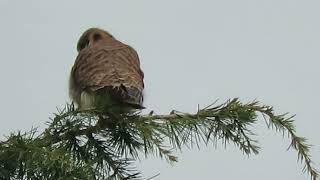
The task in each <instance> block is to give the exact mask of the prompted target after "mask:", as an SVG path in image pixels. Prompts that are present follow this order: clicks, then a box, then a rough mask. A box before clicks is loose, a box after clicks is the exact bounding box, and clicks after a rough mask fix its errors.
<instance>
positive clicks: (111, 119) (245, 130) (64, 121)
mask: <svg viewBox="0 0 320 180" xmlns="http://www.w3.org/2000/svg"><path fill="white" fill-rule="evenodd" d="M259 113H261V114H262V115H263V117H264V118H265V120H266V121H267V122H268V124H269V126H268V128H275V129H276V130H277V131H281V132H287V133H288V134H289V136H290V138H291V144H290V148H293V149H295V150H296V151H297V152H298V159H299V160H300V161H302V162H304V164H305V167H304V171H307V172H308V173H309V174H310V177H311V178H312V179H313V180H316V179H317V177H318V172H317V170H316V169H315V168H314V166H313V163H312V161H311V157H310V154H309V149H310V146H309V145H308V144H307V143H306V139H305V138H302V137H299V136H297V135H296V132H295V128H294V125H293V117H292V116H291V117H290V116H289V117H288V116H287V114H283V115H275V114H274V112H273V109H272V107H269V106H263V105H260V104H259V103H258V102H257V101H254V102H252V103H248V104H243V103H241V102H240V101H239V100H238V99H233V100H230V101H227V102H226V103H224V104H221V105H218V106H214V104H213V105H211V106H208V107H206V108H204V109H199V110H198V112H196V113H194V114H190V113H182V112H178V111H172V113H170V114H168V115H156V114H152V113H150V114H147V115H141V114H140V112H133V113H128V114H118V115H114V114H109V113H108V112H100V111H98V110H85V111H83V110H82V111H80V110H75V109H74V106H73V105H72V104H71V105H66V107H65V108H64V109H62V110H59V111H58V113H57V114H55V115H54V118H52V119H51V121H50V122H48V128H47V129H46V130H45V131H44V132H43V133H41V134H39V135H38V136H35V134H36V130H35V129H33V130H31V131H30V132H29V133H24V134H21V133H18V134H12V135H10V136H9V137H8V138H7V140H6V141H2V142H1V143H0V179H14V178H18V179H58V178H64V179H68V178H67V177H73V178H71V179H97V180H98V179H110V180H111V179H121V180H122V179H141V178H142V176H141V174H140V172H139V171H138V170H137V169H136V168H134V166H133V163H134V161H135V160H137V159H139V152H143V153H144V155H145V156H146V157H148V156H149V155H156V156H159V157H160V158H164V159H166V160H167V161H168V162H171V163H173V162H176V161H177V157H176V156H175V155H174V154H173V153H174V151H176V150H181V148H182V147H189V148H192V147H194V146H196V147H198V148H199V144H200V143H205V144H208V143H213V144H215V145H217V142H218V141H219V142H222V143H223V144H224V145H225V146H226V145H227V144H228V143H229V142H232V143H234V144H235V145H236V146H237V147H239V149H240V150H241V151H243V152H244V153H245V154H247V155H250V154H252V153H253V154H257V153H258V152H259V146H258V145H257V141H256V140H255V139H252V136H253V135H255V134H254V133H253V132H252V131H251V130H250V129H249V128H250V127H251V126H252V125H254V123H256V121H257V120H258V114H259Z"/></svg>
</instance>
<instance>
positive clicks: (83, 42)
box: [77, 28, 113, 52]
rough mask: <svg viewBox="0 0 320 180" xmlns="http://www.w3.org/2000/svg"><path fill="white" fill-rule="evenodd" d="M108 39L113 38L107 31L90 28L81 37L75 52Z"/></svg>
mask: <svg viewBox="0 0 320 180" xmlns="http://www.w3.org/2000/svg"><path fill="white" fill-rule="evenodd" d="M110 38H113V36H112V35H111V34H109V33H108V32H107V31H105V30H102V29H99V28H90V29H88V30H86V31H85V32H84V33H83V34H82V35H81V37H80V39H79V41H78V45H77V50H78V52H80V51H81V50H82V49H83V48H85V47H87V46H90V45H91V44H93V43H95V42H97V41H100V40H102V39H110Z"/></svg>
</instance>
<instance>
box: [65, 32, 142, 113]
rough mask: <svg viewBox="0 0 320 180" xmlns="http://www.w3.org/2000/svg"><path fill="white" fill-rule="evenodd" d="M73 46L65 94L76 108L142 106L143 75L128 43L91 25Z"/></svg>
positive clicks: (135, 55)
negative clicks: (74, 46) (74, 53)
mask: <svg viewBox="0 0 320 180" xmlns="http://www.w3.org/2000/svg"><path fill="white" fill-rule="evenodd" d="M77 50H78V53H79V54H78V56H77V58H76V60H75V63H74V66H73V67H72V70H71V74H70V82H69V94H70V97H71V99H72V100H73V101H74V102H75V103H76V104H77V105H78V107H79V108H93V107H97V106H98V107H102V106H106V105H107V106H109V107H110V106H113V105H115V106H119V107H120V108H121V107H122V106H123V107H130V108H137V109H140V108H143V106H142V103H143V89H144V83H143V77H144V75H143V72H142V70H141V68H140V61H139V57H138V54H137V52H136V51H135V50H134V49H133V48H132V47H130V46H128V45H126V44H124V43H122V42H120V41H118V40H116V39H115V38H114V37H113V36H112V35H110V34H109V33H108V32H106V31H104V30H101V29H98V28H91V29H88V30H87V31H85V32H84V33H83V34H82V36H81V37H80V39H79V41H78V45H77ZM104 108H105V107H104Z"/></svg>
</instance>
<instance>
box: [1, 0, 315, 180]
mask: <svg viewBox="0 0 320 180" xmlns="http://www.w3.org/2000/svg"><path fill="white" fill-rule="evenodd" d="M319 9H320V1H318V0H304V1H302V0H268V1H263V0H242V1H239V0H224V1H217V0H207V1H206V0H197V1H196V0H193V1H191V0H175V1H172V0H158V1H155V0H134V1H133V0H131V1H124V0H112V1H108V0H103V1H102V0H101V1H81V0H68V1H63V0H55V1H44V0H37V1H36V0H29V1H17V0H0V22H1V28H0V40H1V43H0V49H1V58H0V82H1V93H0V100H1V102H0V113H1V120H0V122H1V126H0V133H1V136H2V137H1V139H3V135H8V134H9V133H10V132H13V131H17V130H29V129H30V128H31V127H40V129H43V128H45V125H44V123H45V122H46V121H47V120H48V117H49V116H51V115H52V113H54V112H56V107H62V106H63V105H64V104H65V103H66V102H69V98H68V90H67V89H68V87H67V85H68V83H67V81H68V76H69V71H70V68H71V66H72V65H73V63H74V60H75V57H76V55H77V52H76V43H77V40H78V38H79V36H80V35H81V34H82V32H83V31H85V30H86V29H87V28H89V27H100V28H103V29H105V30H107V31H109V32H110V33H111V34H113V35H114V36H115V37H116V38H117V39H119V40H121V41H123V42H125V43H127V44H130V45H131V46H133V47H134V48H135V49H136V50H137V51H138V53H139V56H140V60H141V65H142V69H143V70H144V72H145V87H146V89H145V94H146V98H145V106H146V107H148V109H149V110H151V109H153V110H155V112H157V113H168V112H170V111H171V110H172V109H173V108H174V109H177V110H180V111H191V112H192V111H195V110H196V108H197V104H200V107H204V106H206V105H208V104H210V103H212V102H213V101H215V100H216V99H219V100H220V101H219V102H221V103H222V102H224V101H225V100H227V99H228V98H234V97H240V99H241V101H243V102H249V101H252V100H254V99H257V100H259V101H261V102H263V103H264V104H267V105H272V106H274V108H275V110H276V112H278V113H284V112H291V113H292V114H296V117H295V120H296V121H295V124H296V127H297V128H296V129H297V133H298V134H299V135H302V136H305V137H307V138H308V139H309V142H310V143H311V144H313V145H314V146H313V147H312V151H311V154H312V155H313V160H314V161H315V163H316V165H317V167H318V169H320V168H319V167H320V141H319V137H320V132H319V126H320V119H319V102H320V95H319V93H320V81H319V77H320V70H319V69H320V63H319V60H320V21H319V19H320V10H319ZM252 129H253V130H254V131H255V132H256V133H257V134H258V137H257V139H258V140H259V142H260V145H261V146H262V150H261V152H260V154H259V155H256V156H254V155H253V156H250V157H247V156H245V155H243V154H242V152H241V151H240V150H238V149H237V148H236V147H234V146H233V145H228V146H227V148H226V149H225V148H224V147H223V146H218V147H217V148H214V147H213V146H210V147H207V148H206V147H204V148H202V149H201V150H198V149H193V150H187V149H185V150H184V151H183V152H182V154H180V153H179V152H178V153H177V154H178V155H179V163H177V164H175V165H174V166H171V165H169V164H167V163H166V162H165V161H164V160H158V159H153V158H150V159H148V160H143V159H142V160H141V162H140V163H138V164H137V165H138V167H139V168H140V169H141V170H142V171H143V172H144V175H145V176H147V177H150V176H152V175H155V174H157V173H160V176H158V177H157V178H155V179H157V180H180V179H184V180H194V179H219V180H234V179H246V180H257V179H259V180H270V179H282V180H301V179H309V177H308V175H307V174H303V173H302V171H301V169H302V167H303V165H302V164H299V163H297V161H296V160H297V155H296V152H294V151H292V150H289V151H286V149H287V147H288V145H289V143H290V141H289V140H288V139H287V137H282V135H281V133H275V132H274V131H273V130H267V127H266V124H265V123H264V121H263V120H262V119H261V121H260V123H258V124H257V125H256V126H255V127H253V128H252Z"/></svg>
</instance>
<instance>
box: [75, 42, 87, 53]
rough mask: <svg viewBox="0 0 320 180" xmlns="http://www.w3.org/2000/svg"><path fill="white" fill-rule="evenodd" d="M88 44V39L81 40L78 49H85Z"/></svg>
mask: <svg viewBox="0 0 320 180" xmlns="http://www.w3.org/2000/svg"><path fill="white" fill-rule="evenodd" d="M88 45H89V41H88V40H84V41H81V42H79V44H78V48H77V49H78V51H81V50H82V49H84V48H85V47H87V46H88Z"/></svg>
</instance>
